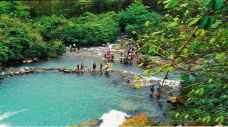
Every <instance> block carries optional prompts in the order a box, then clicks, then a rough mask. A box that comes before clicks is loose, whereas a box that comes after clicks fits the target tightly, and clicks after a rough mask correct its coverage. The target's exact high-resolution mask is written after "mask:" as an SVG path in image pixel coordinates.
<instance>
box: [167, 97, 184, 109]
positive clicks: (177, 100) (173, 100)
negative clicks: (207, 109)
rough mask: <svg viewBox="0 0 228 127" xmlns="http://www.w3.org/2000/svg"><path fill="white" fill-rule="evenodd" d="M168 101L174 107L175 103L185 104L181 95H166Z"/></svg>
mask: <svg viewBox="0 0 228 127" xmlns="http://www.w3.org/2000/svg"><path fill="white" fill-rule="evenodd" d="M168 102H170V103H171V104H172V105H173V106H175V107H176V106H177V105H182V106H185V103H184V100H183V98H182V97H181V96H172V97H168Z"/></svg>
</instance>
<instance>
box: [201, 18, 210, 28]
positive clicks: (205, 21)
mask: <svg viewBox="0 0 228 127" xmlns="http://www.w3.org/2000/svg"><path fill="white" fill-rule="evenodd" d="M208 18H209V17H208V16H206V17H203V18H202V19H201V20H200V23H199V28H201V29H204V27H205V26H206V25H207V22H208Z"/></svg>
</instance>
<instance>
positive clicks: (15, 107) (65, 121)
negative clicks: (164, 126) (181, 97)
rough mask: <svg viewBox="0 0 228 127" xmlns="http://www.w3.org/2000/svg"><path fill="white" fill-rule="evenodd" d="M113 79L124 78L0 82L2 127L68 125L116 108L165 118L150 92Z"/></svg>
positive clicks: (31, 77)
mask: <svg viewBox="0 0 228 127" xmlns="http://www.w3.org/2000/svg"><path fill="white" fill-rule="evenodd" d="M113 80H116V81H118V80H120V76H119V75H114V74H112V75H111V77H109V78H107V77H105V76H103V75H91V74H83V75H77V74H63V73H51V72H48V73H34V74H28V75H23V76H16V77H10V78H7V79H4V80H3V81H1V83H0V124H6V125H9V126H37V125H39V126H44V125H45V126H66V125H72V124H80V123H82V122H84V121H86V120H89V119H96V118H99V117H101V116H102V114H103V113H105V112H108V111H110V110H113V109H115V110H120V111H123V112H126V113H128V114H130V115H134V114H137V113H146V114H147V115H149V116H150V117H151V118H154V117H158V118H159V119H163V116H162V113H163V111H162V110H161V109H160V108H159V106H158V104H157V103H156V101H155V100H153V99H150V98H149V94H150V91H149V89H139V90H134V89H131V88H129V87H128V86H126V85H123V83H120V85H117V84H115V83H113ZM7 113H8V114H7ZM4 116H6V117H4Z"/></svg>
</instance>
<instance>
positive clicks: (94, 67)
mask: <svg viewBox="0 0 228 127" xmlns="http://www.w3.org/2000/svg"><path fill="white" fill-rule="evenodd" d="M96 67H97V65H96V63H93V71H95V70H96ZM103 69H105V71H110V70H111V63H108V62H107V63H106V64H105V66H104V68H103V64H102V63H101V64H100V71H102V70H103Z"/></svg>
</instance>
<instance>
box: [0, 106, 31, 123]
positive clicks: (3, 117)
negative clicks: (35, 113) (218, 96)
mask: <svg viewBox="0 0 228 127" xmlns="http://www.w3.org/2000/svg"><path fill="white" fill-rule="evenodd" d="M24 111H27V109H22V110H20V111H15V112H5V113H3V114H1V115H0V121H2V120H4V119H6V118H8V117H10V116H13V115H15V114H17V113H20V112H24Z"/></svg>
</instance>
